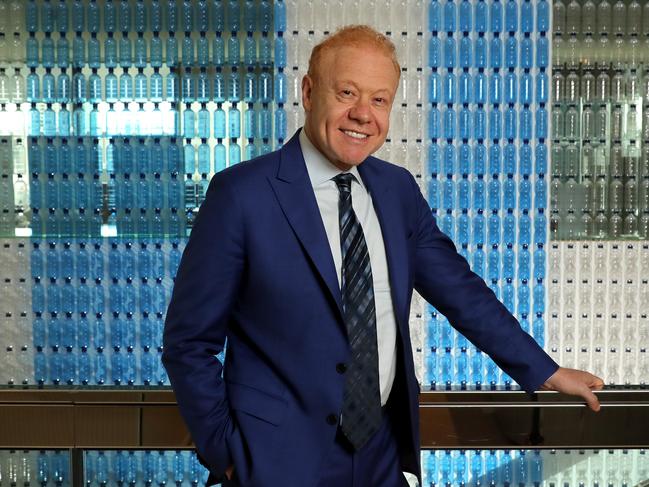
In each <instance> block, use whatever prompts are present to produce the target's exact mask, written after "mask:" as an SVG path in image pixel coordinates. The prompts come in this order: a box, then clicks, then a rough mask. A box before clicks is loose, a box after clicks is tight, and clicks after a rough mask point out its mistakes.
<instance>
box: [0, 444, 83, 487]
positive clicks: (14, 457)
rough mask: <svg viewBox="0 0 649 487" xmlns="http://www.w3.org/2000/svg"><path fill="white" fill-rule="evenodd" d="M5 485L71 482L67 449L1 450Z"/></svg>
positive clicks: (66, 485)
mask: <svg viewBox="0 0 649 487" xmlns="http://www.w3.org/2000/svg"><path fill="white" fill-rule="evenodd" d="M0 482H1V483H2V485H11V486H16V487H18V486H20V487H26V486H28V485H42V486H43V487H45V486H55V485H56V486H61V487H69V486H71V485H72V481H71V478H70V452H69V451H68V450H41V451H35V450H24V451H23V450H0Z"/></svg>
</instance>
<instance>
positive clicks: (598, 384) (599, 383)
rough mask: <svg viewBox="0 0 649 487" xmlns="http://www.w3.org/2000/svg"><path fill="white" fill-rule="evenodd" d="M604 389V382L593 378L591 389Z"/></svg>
mask: <svg viewBox="0 0 649 487" xmlns="http://www.w3.org/2000/svg"><path fill="white" fill-rule="evenodd" d="M603 388H604V381H603V380H602V379H600V378H599V377H595V381H594V384H593V386H592V387H591V389H596V390H600V389H603Z"/></svg>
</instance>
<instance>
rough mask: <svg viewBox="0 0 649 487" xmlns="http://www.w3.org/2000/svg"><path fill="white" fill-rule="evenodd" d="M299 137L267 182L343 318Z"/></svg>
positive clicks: (286, 148)
mask: <svg viewBox="0 0 649 487" xmlns="http://www.w3.org/2000/svg"><path fill="white" fill-rule="evenodd" d="M298 135H299V131H298V132H297V133H296V134H295V135H294V136H293V137H292V138H291V139H290V140H289V141H288V142H287V143H286V145H284V147H283V148H282V150H281V151H280V161H279V170H278V172H277V176H276V177H275V178H272V177H271V178H269V181H270V184H271V186H272V187H273V191H274V192H275V195H276V196H277V200H278V201H279V204H280V206H281V207H282V211H283V212H284V215H285V216H286V219H287V220H288V222H289V224H290V225H291V228H292V229H293V231H294V232H295V235H296V236H297V238H298V240H299V241H300V243H301V244H302V247H303V248H304V250H305V251H306V253H307V254H308V255H309V258H310V259H311V261H312V262H313V264H314V265H315V267H316V269H317V270H318V273H319V274H320V276H321V277H322V279H323V280H324V282H325V284H326V286H327V288H328V290H329V293H330V295H331V297H332V298H333V299H334V301H335V303H336V305H337V308H338V312H339V315H340V317H341V318H342V298H341V295H340V288H339V286H338V277H337V276H336V268H335V266H334V261H333V257H332V256H331V248H330V247H329V240H328V238H327V233H326V232H325V228H324V225H323V223H322V216H321V215H320V209H319V208H318V203H317V201H316V198H315V194H314V192H313V187H312V186H311V180H310V179H309V174H308V172H307V170H306V164H305V162H304V157H303V156H302V149H301V148H300V144H299V138H298ZM297 285H299V284H297Z"/></svg>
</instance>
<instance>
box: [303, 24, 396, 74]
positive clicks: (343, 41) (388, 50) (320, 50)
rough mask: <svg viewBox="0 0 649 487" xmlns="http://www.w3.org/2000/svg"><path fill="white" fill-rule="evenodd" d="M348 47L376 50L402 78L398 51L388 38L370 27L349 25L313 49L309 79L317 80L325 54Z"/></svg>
mask: <svg viewBox="0 0 649 487" xmlns="http://www.w3.org/2000/svg"><path fill="white" fill-rule="evenodd" d="M348 46H351V47H366V46H369V47H374V48H376V49H377V50H379V51H381V52H382V53H384V54H385V55H386V56H387V57H389V58H390V60H391V61H392V64H393V65H394V69H395V71H396V73H397V77H400V76H401V67H400V66H399V61H398V59H397V50H396V48H395V47H394V44H393V43H392V41H391V40H390V39H389V38H388V37H387V36H385V35H383V34H381V33H380V32H378V31H376V30H374V29H373V28H372V27H370V26H369V25H348V26H345V27H341V28H340V29H338V30H337V31H336V32H334V33H333V34H331V35H330V36H328V37H327V38H326V39H325V40H323V41H322V42H320V44H318V45H317V46H315V47H314V48H313V51H311V57H310V58H309V71H308V72H307V74H308V75H309V77H310V78H311V79H313V80H315V79H317V77H318V74H319V73H318V69H319V67H320V63H321V61H322V57H323V56H324V54H326V53H327V52H331V51H334V50H336V49H340V48H341V47H348Z"/></svg>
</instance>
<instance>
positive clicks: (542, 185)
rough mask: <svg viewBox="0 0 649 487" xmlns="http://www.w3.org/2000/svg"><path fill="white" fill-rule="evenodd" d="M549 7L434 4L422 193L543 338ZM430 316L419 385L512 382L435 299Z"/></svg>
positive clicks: (479, 269)
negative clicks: (456, 326)
mask: <svg viewBox="0 0 649 487" xmlns="http://www.w3.org/2000/svg"><path fill="white" fill-rule="evenodd" d="M549 8H550V6H549V3H548V2H545V1H538V2H535V3H532V2H530V1H523V2H518V1H514V0H508V1H505V2H501V1H499V0H495V1H482V0H481V1H478V2H476V3H471V2H468V1H464V0H463V1H457V2H453V1H446V2H441V1H439V2H438V1H432V2H430V4H429V29H430V32H431V37H430V43H429V60H428V61H429V62H428V65H429V69H430V72H429V80H428V82H429V91H428V94H429V100H428V101H429V102H430V108H429V110H430V111H429V121H428V128H429V130H428V138H429V146H428V173H429V177H428V178H427V181H428V201H429V204H430V206H431V208H432V210H433V212H434V213H435V214H436V216H437V221H438V225H439V226H440V228H441V230H442V231H444V232H445V233H446V234H447V235H449V236H450V237H451V238H452V239H453V240H454V242H455V244H456V247H457V248H458V251H459V252H460V253H461V254H462V255H463V256H464V257H465V258H467V260H468V261H469V262H470V264H471V267H472V269H473V270H474V271H475V272H476V273H477V274H479V275H480V276H481V277H483V279H485V281H486V282H487V284H488V285H489V287H490V288H491V289H492V290H493V292H494V293H495V294H496V296H497V297H498V298H499V299H501V300H502V301H503V303H504V304H505V306H506V307H507V308H508V309H509V311H510V312H512V313H513V314H515V315H516V316H517V318H518V319H519V321H520V322H521V325H522V326H523V328H524V329H525V331H526V332H528V333H530V334H531V335H532V336H533V337H534V338H535V339H536V340H537V341H538V342H539V343H540V344H541V345H543V344H544V327H545V322H544V312H545V282H544V279H545V265H546V249H545V244H546V241H547V235H546V225H547V218H546V214H545V210H546V205H547V202H546V199H547V182H546V174H547V167H548V154H547V152H548V151H547V145H546V142H547V137H548V132H547V131H548V115H547V103H548V95H549V94H548V69H549V37H548V34H549V32H548V31H549ZM427 324H428V326H427V329H428V336H427V342H426V345H425V347H426V353H427V363H426V375H425V380H424V382H425V383H426V385H431V386H432V387H434V388H439V387H442V388H445V387H454V386H461V387H478V388H481V387H500V386H506V387H510V386H512V381H511V379H510V378H509V377H507V376H506V375H505V374H503V373H502V372H501V371H500V370H499V369H498V367H497V366H496V365H495V364H494V363H493V362H492V361H491V360H490V359H489V358H488V357H486V356H484V355H483V354H482V353H481V352H480V351H479V350H478V349H476V348H475V347H473V346H472V345H471V344H469V343H468V341H467V340H466V339H465V338H464V337H462V336H461V335H459V334H458V333H457V332H455V331H454V330H453V329H452V328H451V327H450V325H449V323H448V321H447V320H446V318H444V317H443V316H442V315H441V314H440V313H439V312H438V311H437V310H435V309H434V308H430V309H429V313H428V315H427Z"/></svg>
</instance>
